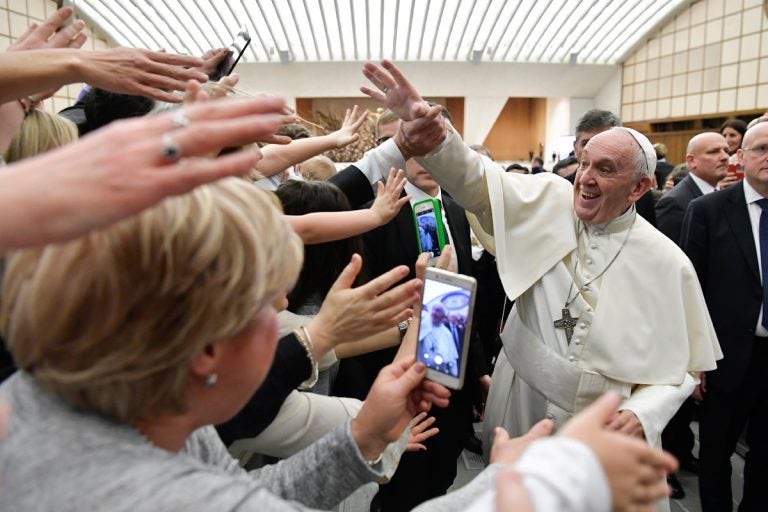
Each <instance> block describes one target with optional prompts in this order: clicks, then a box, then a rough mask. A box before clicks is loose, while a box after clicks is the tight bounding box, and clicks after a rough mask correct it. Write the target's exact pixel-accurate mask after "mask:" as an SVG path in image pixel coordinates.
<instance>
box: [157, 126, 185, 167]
mask: <svg viewBox="0 0 768 512" xmlns="http://www.w3.org/2000/svg"><path fill="white" fill-rule="evenodd" d="M161 153H162V155H163V158H165V159H166V160H168V161H170V162H176V161H178V160H179V158H181V147H179V145H178V144H177V143H176V141H175V140H173V137H171V135H170V134H168V133H166V134H165V135H163V149H162V150H161Z"/></svg>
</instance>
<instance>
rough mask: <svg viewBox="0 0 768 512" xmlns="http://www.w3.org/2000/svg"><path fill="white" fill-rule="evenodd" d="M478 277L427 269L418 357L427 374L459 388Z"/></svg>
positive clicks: (420, 321) (447, 384)
mask: <svg viewBox="0 0 768 512" xmlns="http://www.w3.org/2000/svg"><path fill="white" fill-rule="evenodd" d="M475 283H476V282H475V280H474V279H473V278H471V277H467V276H462V275H460V274H454V273H452V272H445V271H441V270H438V269H432V268H430V269H427V273H426V275H425V278H424V289H423V295H422V307H421V318H420V319H419V334H418V343H417V349H416V359H417V360H418V361H421V362H422V363H424V365H425V366H426V367H427V378H429V379H431V380H434V381H436V382H440V383H441V384H444V385H446V386H448V387H451V388H454V389H459V388H461V386H462V384H463V381H464V371H465V368H466V358H467V352H468V347H467V343H468V340H469V335H470V332H469V331H470V330H471V328H472V309H473V308H472V306H473V304H474V295H475V293H474V292H475V288H476V284H475Z"/></svg>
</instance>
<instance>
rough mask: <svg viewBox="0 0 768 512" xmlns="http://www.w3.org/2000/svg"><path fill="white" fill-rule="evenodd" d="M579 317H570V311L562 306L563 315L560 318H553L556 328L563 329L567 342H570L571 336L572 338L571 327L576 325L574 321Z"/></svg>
mask: <svg viewBox="0 0 768 512" xmlns="http://www.w3.org/2000/svg"><path fill="white" fill-rule="evenodd" d="M578 319H579V317H576V318H573V317H571V311H570V310H569V309H568V308H563V317H562V318H561V319H560V320H555V322H554V323H555V328H556V329H565V339H566V341H568V344H569V345H570V344H571V338H573V328H574V327H576V321H577V320H578Z"/></svg>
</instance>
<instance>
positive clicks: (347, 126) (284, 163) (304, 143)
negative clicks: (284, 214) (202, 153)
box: [256, 105, 368, 177]
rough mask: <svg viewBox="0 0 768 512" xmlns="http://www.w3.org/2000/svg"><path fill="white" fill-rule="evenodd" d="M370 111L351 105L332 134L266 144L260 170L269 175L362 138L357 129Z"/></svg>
mask: <svg viewBox="0 0 768 512" xmlns="http://www.w3.org/2000/svg"><path fill="white" fill-rule="evenodd" d="M367 116H368V111H367V110H363V111H362V113H361V112H360V108H359V107H358V106H357V105H355V106H354V107H353V108H352V109H351V110H350V109H347V113H346V116H345V117H344V123H343V124H342V126H341V128H339V129H338V130H336V131H335V132H333V133H329V134H328V135H320V136H318V137H308V138H306V139H298V140H294V141H293V142H291V143H290V144H287V145H285V146H266V147H264V148H262V149H261V154H262V156H263V158H262V159H261V161H260V162H259V163H258V164H256V170H257V171H259V172H260V173H261V174H262V175H264V176H266V177H269V176H273V175H275V174H277V173H278V172H280V171H283V170H285V169H287V168H288V167H290V166H292V165H295V164H299V163H301V162H303V161H304V160H307V159H309V158H312V157H313V156H316V155H319V154H320V153H322V152H324V151H328V150H330V149H336V148H343V147H344V146H346V145H348V144H352V143H353V142H355V141H356V140H358V139H359V138H360V135H359V134H358V133H357V131H358V130H359V129H360V127H361V126H362V125H363V123H364V122H365V119H366V117H367Z"/></svg>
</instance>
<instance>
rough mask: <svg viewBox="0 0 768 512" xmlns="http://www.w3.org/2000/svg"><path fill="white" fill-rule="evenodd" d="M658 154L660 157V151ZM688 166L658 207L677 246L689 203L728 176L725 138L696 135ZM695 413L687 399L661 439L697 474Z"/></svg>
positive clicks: (677, 493)
mask: <svg viewBox="0 0 768 512" xmlns="http://www.w3.org/2000/svg"><path fill="white" fill-rule="evenodd" d="M655 147H656V145H655V146H654V148H655ZM656 151H657V154H658V151H659V150H658V149H656ZM664 151H665V152H666V148H664ZM685 163H686V165H687V166H688V168H689V169H690V174H689V175H688V176H686V177H685V178H684V179H683V181H681V182H680V183H678V184H677V185H676V186H675V188H673V189H672V190H670V191H669V192H667V193H666V194H664V195H663V196H662V197H661V199H659V201H658V202H657V203H656V227H657V228H658V229H659V231H661V232H662V233H664V234H665V235H667V237H669V238H670V239H671V240H673V241H674V242H679V241H680V228H681V227H682V224H683V216H684V215H685V210H686V208H688V203H690V202H691V201H693V200H694V199H696V198H697V197H701V196H702V195H704V194H708V193H710V192H713V191H714V190H715V187H716V186H717V182H718V181H720V180H721V179H722V178H724V177H725V174H726V173H727V172H728V144H727V143H726V141H725V138H724V137H723V136H722V135H720V134H719V133H715V132H706V133H699V134H697V135H695V136H694V137H693V138H692V139H691V140H690V141H689V142H688V148H687V149H686V156H685ZM695 412H696V403H695V402H694V399H693V398H688V399H687V400H686V401H685V402H684V403H683V405H682V406H680V410H678V411H677V413H676V414H675V415H674V416H673V417H672V419H671V420H669V423H668V424H667V427H666V428H665V429H664V432H663V433H662V435H661V438H662V444H663V445H664V449H665V450H667V451H669V452H670V453H672V454H673V455H674V456H675V457H677V459H678V460H679V461H680V466H681V467H682V468H683V469H687V470H688V471H692V472H698V461H697V460H696V458H695V457H694V456H693V453H692V450H693V445H694V442H695V439H694V435H693V431H692V430H691V426H690V425H691V421H692V420H693V417H694V414H695ZM668 481H669V485H670V487H671V488H672V495H671V496H672V498H674V499H682V498H684V497H685V491H684V490H683V486H682V485H681V484H680V481H679V480H678V479H677V477H676V476H675V475H674V474H670V475H669V476H668Z"/></svg>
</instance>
